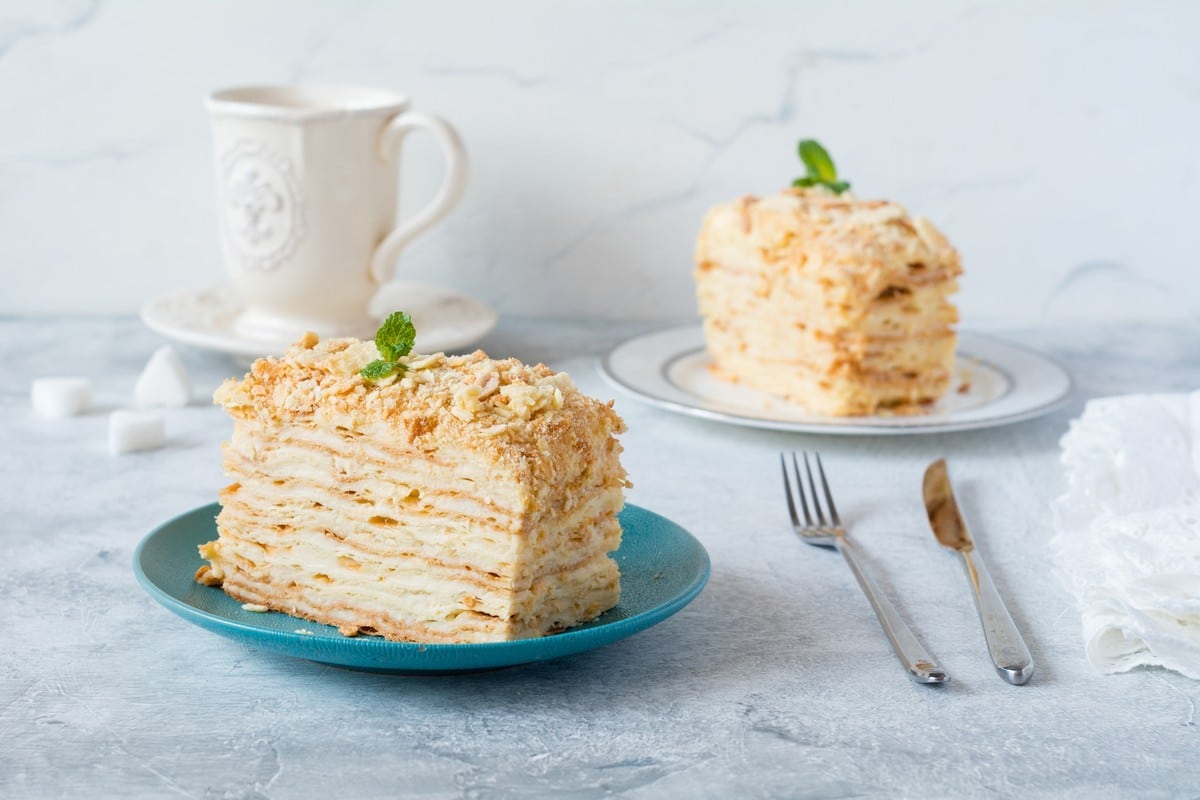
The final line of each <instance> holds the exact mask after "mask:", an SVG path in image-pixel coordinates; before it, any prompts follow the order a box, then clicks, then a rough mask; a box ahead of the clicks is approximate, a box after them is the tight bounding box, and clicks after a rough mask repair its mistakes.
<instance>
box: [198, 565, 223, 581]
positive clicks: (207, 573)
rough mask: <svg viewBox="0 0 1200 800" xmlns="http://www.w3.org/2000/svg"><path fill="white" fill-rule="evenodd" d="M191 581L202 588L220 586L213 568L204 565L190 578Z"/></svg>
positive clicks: (218, 578)
mask: <svg viewBox="0 0 1200 800" xmlns="http://www.w3.org/2000/svg"><path fill="white" fill-rule="evenodd" d="M192 580H194V581H195V582H196V583H199V584H201V585H203V586H220V585H221V578H220V577H219V576H218V575H217V574H216V572H215V571H214V570H213V568H212V567H211V566H210V565H208V564H205V565H204V566H203V567H201V568H200V569H198V570H196V574H195V575H193V576H192Z"/></svg>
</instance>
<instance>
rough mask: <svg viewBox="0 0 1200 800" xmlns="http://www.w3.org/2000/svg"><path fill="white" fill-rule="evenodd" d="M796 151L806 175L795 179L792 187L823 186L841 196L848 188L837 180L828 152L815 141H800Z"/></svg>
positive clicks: (844, 182)
mask: <svg viewBox="0 0 1200 800" xmlns="http://www.w3.org/2000/svg"><path fill="white" fill-rule="evenodd" d="M796 149H797V150H799V152H800V160H801V161H803V162H804V167H805V169H807V170H808V174H807V175H805V176H804V177H803V178H796V180H794V181H792V186H805V187H807V186H824V187H825V188H826V189H829V190H830V191H831V192H833V193H834V194H841V193H842V192H844V191H846V190H847V189H849V188H850V184H849V183H847V182H846V181H839V180H838V174H837V167H835V166H834V165H833V159H832V158H831V157H830V155H829V151H827V150H826V149H825V148H824V147H821V144H820V142H818V141H817V140H816V139H801V140H800V144H799V145H798V146H797V148H796Z"/></svg>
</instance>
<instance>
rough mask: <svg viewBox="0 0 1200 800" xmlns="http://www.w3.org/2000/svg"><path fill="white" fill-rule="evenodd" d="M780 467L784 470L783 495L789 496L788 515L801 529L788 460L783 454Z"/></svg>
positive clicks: (780, 456) (780, 455) (781, 454)
mask: <svg viewBox="0 0 1200 800" xmlns="http://www.w3.org/2000/svg"><path fill="white" fill-rule="evenodd" d="M779 466H780V468H781V469H782V470H783V493H784V494H785V495H787V504H788V513H789V514H791V515H792V525H793V526H794V527H797V528H798V527H800V517H799V516H797V515H796V501H795V500H793V499H792V485H791V483H789V482H788V474H787V460H786V459H784V457H783V453H780V454H779Z"/></svg>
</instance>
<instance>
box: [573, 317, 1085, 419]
mask: <svg viewBox="0 0 1200 800" xmlns="http://www.w3.org/2000/svg"><path fill="white" fill-rule="evenodd" d="M684 332H690V333H694V334H696V335H698V336H699V337H700V343H699V345H698V346H697V347H696V348H695V349H689V350H687V351H686V352H678V353H672V354H670V356H669V357H668V358H669V360H670V361H671V362H672V363H673V362H674V361H675V360H678V359H680V358H683V357H684V356H687V355H691V354H693V353H695V352H697V351H699V350H703V349H704V344H703V341H704V340H703V329H702V327H701V326H700V324H699V323H690V324H683V325H679V324H676V325H670V326H667V327H663V328H658V329H655V330H651V331H646V332H645V333H641V334H638V335H636V336H632V337H629V338H627V339H624V340H622V341H620V342H618V343H617V344H616V345H614V346H613V347H611V348H610V349H609V350H608V352H606V353H605V354H604V355H603V356H602V357H601V358H600V360H599V362H598V364H597V367H598V371H599V372H600V375H601V377H602V378H604V380H605V381H607V382H608V383H609V385H611V386H613V387H615V388H617V389H619V390H621V391H622V392H625V393H626V394H628V395H629V396H631V397H633V398H635V399H637V400H639V401H641V402H643V403H646V404H648V405H651V406H654V407H656V408H661V409H664V410H666V411H671V412H673V413H676V414H681V415H683V416H688V417H692V418H696V419H704V420H708V421H710V422H720V423H724V424H728V425H736V426H740V427H746V428H757V429H760V430H774V431H783V432H788V433H815V434H827V435H844V436H912V435H919V434H934V433H956V432H961V431H971V430H982V429H985V428H995V427H1001V426H1004V425H1012V424H1016V423H1018V422H1025V421H1027V420H1030V419H1035V418H1037V417H1041V416H1044V415H1046V414H1049V413H1051V412H1053V411H1055V410H1057V409H1059V408H1061V407H1063V406H1064V405H1066V404H1067V403H1068V402H1069V401H1070V398H1071V396H1072V395H1073V394H1074V392H1075V379H1074V377H1073V376H1072V375H1071V373H1070V371H1069V370H1068V369H1067V368H1066V367H1064V366H1063V365H1062V363H1060V362H1059V361H1058V360H1057V359H1055V358H1053V357H1051V356H1048V355H1045V354H1043V353H1041V352H1038V351H1036V350H1032V349H1030V348H1027V347H1023V346H1021V345H1017V344H1012V343H1011V342H1008V341H1006V340H1004V339H997V338H995V337H992V336H988V335H986V334H981V333H978V332H975V331H970V330H967V331H959V332H958V333H959V337H960V339H961V337H963V336H966V337H968V340H969V341H970V340H977V341H980V342H985V343H987V344H990V345H994V346H1000V347H1004V348H1007V349H1009V350H1011V351H1015V352H1018V353H1020V354H1022V355H1023V356H1024V357H1026V358H1031V359H1034V360H1037V361H1040V362H1042V364H1043V365H1044V366H1047V367H1050V368H1051V369H1053V370H1054V371H1055V372H1057V373H1058V375H1059V377H1060V378H1061V379H1062V380H1063V383H1064V385H1063V388H1062V390H1061V391H1060V392H1059V393H1058V394H1057V395H1055V396H1054V397H1052V398H1050V399H1049V400H1046V401H1043V402H1042V403H1039V404H1038V405H1037V406H1032V407H1030V408H1028V409H1023V410H1021V411H1018V412H1013V413H1009V414H1005V415H1003V416H999V417H985V418H979V419H971V420H961V421H958V422H955V421H953V420H949V421H942V422H931V423H929V424H924V425H922V424H917V425H905V426H899V425H891V426H890V425H872V424H869V423H867V424H864V423H824V422H790V421H786V420H774V419H769V418H764V417H754V416H749V415H742V414H736V413H732V412H724V411H715V410H713V409H707V408H701V407H699V406H696V405H689V404H687V403H681V402H679V401H677V400H673V399H671V398H667V397H662V396H659V395H656V394H652V393H651V392H650V391H648V390H645V389H642V388H640V387H638V386H635V385H634V384H632V383H630V382H629V381H628V379H626V378H624V377H622V376H621V375H619V374H618V372H617V370H615V369H614V368H613V365H612V360H613V357H614V356H615V355H617V354H618V353H619V351H621V350H622V349H623V348H626V347H629V346H633V345H636V344H637V343H639V342H641V341H643V340H646V339H651V338H655V337H661V336H666V335H669V334H682V333H684ZM957 356H966V357H972V356H971V353H970V348H969V345H968V347H967V348H964V350H962V351H960V352H959V353H958V354H957ZM981 360H982V359H981ZM984 363H986V364H987V365H988V366H989V367H990V368H991V369H994V370H997V371H998V372H1000V373H1002V374H1003V375H1004V377H1005V378H1006V379H1007V380H1008V381H1009V384H1010V385H1009V388H1008V389H1007V390H1006V391H1005V392H1004V394H1002V395H1001V396H1000V397H1005V396H1007V395H1009V394H1011V393H1012V392H1013V391H1014V390H1015V387H1016V386H1017V385H1018V381H1019V376H1016V375H1013V374H1012V372H1011V371H1010V370H1008V369H1006V368H1004V367H1002V366H998V365H996V364H993V363H991V362H988V361H986V360H985V361H984ZM665 366H666V362H665V361H664V362H663V363H662V364H659V365H658V369H659V371H660V373H661V371H662V370H663V369H664V368H665ZM663 380H664V381H666V380H667V379H666V378H665V376H664V377H663ZM668 382H669V381H668ZM672 385H673V384H672ZM680 391H683V390H682V389H680ZM998 399H1000V398H994V399H993V400H991V401H989V403H991V402H995V401H996V400H998ZM984 405H985V406H986V405H987V403H985V404H984Z"/></svg>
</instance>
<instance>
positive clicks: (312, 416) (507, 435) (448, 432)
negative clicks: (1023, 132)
mask: <svg viewBox="0 0 1200 800" xmlns="http://www.w3.org/2000/svg"><path fill="white" fill-rule="evenodd" d="M379 357H380V356H379V351H378V349H377V348H376V346H375V343H374V342H370V341H360V340H358V339H330V340H327V341H319V340H318V338H317V337H316V335H315V334H311V333H310V334H306V335H305V336H304V338H302V339H301V340H300V341H299V342H297V343H296V344H295V345H294V346H293V347H292V348H291V349H289V350H288V351H287V353H286V354H284V355H283V356H282V357H281V358H260V359H258V360H257V361H255V362H254V364H253V366H252V367H251V369H250V372H249V373H248V374H247V375H246V376H245V378H243V379H242V380H235V379H230V380H227V381H226V382H225V383H224V384H222V385H221V386H220V387H219V388H218V389H217V391H216V394H215V395H214V399H215V401H216V402H217V403H218V404H219V405H221V406H224V407H225V409H226V410H227V411H228V412H229V413H230V415H232V416H233V417H235V418H239V419H247V418H259V419H260V420H261V421H264V422H280V421H288V422H311V423H313V424H318V425H329V426H335V427H338V428H343V429H347V430H349V431H360V430H365V429H368V428H375V427H377V426H380V425H383V426H390V427H393V428H395V429H397V430H398V431H403V434H404V436H405V438H407V440H408V441H410V442H415V441H417V440H418V439H420V438H422V437H426V436H432V435H435V434H436V435H437V436H438V438H439V439H440V440H445V439H447V438H449V439H466V438H471V439H474V440H487V441H492V442H496V443H505V444H509V445H511V444H526V445H532V446H533V447H535V448H537V449H542V448H540V447H539V445H541V444H545V443H546V442H547V437H553V436H558V435H563V434H565V433H569V432H570V429H571V428H575V429H576V433H577V434H580V435H583V434H584V433H585V431H591V432H594V431H595V430H596V428H597V427H599V428H600V429H601V430H603V431H604V432H605V433H608V434H614V433H621V432H623V431H624V430H625V426H624V423H623V422H622V420H621V419H620V417H618V416H617V414H616V412H615V411H613V409H612V403H611V401H610V402H609V403H601V402H600V401H598V400H595V399H593V398H590V397H588V396H586V395H584V394H583V393H582V392H580V391H579V390H578V389H577V388H576V387H575V384H574V382H573V381H572V380H571V378H570V376H568V375H567V374H566V373H563V372H559V373H556V372H554V371H553V370H551V369H550V368H549V367H547V366H545V365H543V364H538V365H536V366H528V365H525V364H523V363H521V362H520V361H518V360H517V359H513V358H510V359H504V360H493V359H491V358H488V356H487V354H485V353H484V352H483V351H479V350H477V351H475V352H474V353H471V354H469V355H462V356H447V355H445V354H444V353H431V354H423V355H422V354H410V355H408V356H404V357H402V358H401V359H400V363H401V364H403V365H404V370H402V371H400V372H397V373H396V374H394V375H390V376H388V377H387V378H384V379H382V380H380V381H377V382H370V381H367V380H366V379H364V378H363V377H362V376H361V375H360V374H359V370H361V369H362V368H363V367H364V366H366V365H367V364H368V363H370V362H371V361H374V360H375V359H377V358H379Z"/></svg>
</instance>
